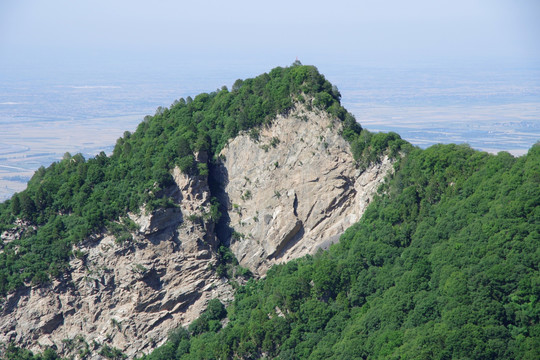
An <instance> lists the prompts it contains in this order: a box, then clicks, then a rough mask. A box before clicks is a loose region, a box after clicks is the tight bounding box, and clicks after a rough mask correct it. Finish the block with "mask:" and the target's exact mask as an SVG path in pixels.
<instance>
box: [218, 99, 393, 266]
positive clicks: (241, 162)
mask: <svg viewBox="0 0 540 360" xmlns="http://www.w3.org/2000/svg"><path fill="white" fill-rule="evenodd" d="M341 125H342V124H341V122H339V121H336V120H334V119H332V118H331V117H330V116H329V115H328V114H326V113H322V112H321V113H316V112H312V111H311V112H310V111H307V109H306V108H305V107H303V106H299V107H297V108H296V110H294V111H293V112H292V113H291V114H290V115H289V116H287V117H278V118H277V119H276V120H275V121H274V123H273V125H272V126H269V127H266V128H264V129H261V131H260V133H259V134H258V138H257V137H256V136H253V134H251V135H250V134H244V135H241V136H238V137H236V138H235V139H234V140H232V141H231V142H230V143H229V145H228V146H227V147H226V148H225V149H224V150H223V151H222V153H221V155H222V156H223V157H224V162H223V167H222V171H221V173H222V175H221V177H222V178H223V180H224V182H225V184H226V185H225V193H226V194H227V197H228V199H227V201H228V204H229V216H230V226H231V227H233V228H234V233H233V236H232V239H231V244H230V247H231V249H232V251H233V252H234V254H235V255H236V257H237V258H238V260H239V261H240V263H241V265H243V266H246V267H248V268H249V269H250V270H251V271H252V272H254V273H255V274H258V275H263V274H265V273H266V271H267V270H268V269H269V267H270V266H272V265H273V264H275V263H280V262H286V261H289V260H291V259H295V258H298V257H301V256H303V255H306V254H310V253H314V252H316V251H317V250H318V249H320V248H322V249H326V248H328V247H329V246H330V245H331V244H332V243H334V242H336V241H338V239H339V236H340V235H341V234H342V233H343V232H344V231H345V229H347V228H348V227H349V226H351V225H352V224H354V223H355V222H357V221H358V220H359V219H360V217H361V216H362V214H363V212H364V210H365V208H366V206H367V205H368V204H369V202H370V201H371V199H372V198H373V196H374V194H375V192H376V190H377V188H378V187H379V185H380V184H381V183H382V182H383V181H384V177H385V176H386V174H387V173H388V172H389V171H391V169H392V162H391V161H390V160H389V159H388V157H385V158H383V159H381V161H380V162H379V163H376V164H372V165H371V166H370V167H369V168H367V169H366V170H363V171H360V170H357V169H355V167H354V166H353V164H354V159H353V156H352V153H351V151H350V147H349V144H348V143H347V141H346V140H344V139H343V138H342V137H341V136H340V132H341Z"/></svg>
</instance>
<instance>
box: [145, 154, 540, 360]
mask: <svg viewBox="0 0 540 360" xmlns="http://www.w3.org/2000/svg"><path fill="white" fill-rule="evenodd" d="M380 194H381V195H380V196H379V197H378V198H377V199H376V200H375V201H374V202H373V203H372V204H371V205H370V206H369V207H368V209H367V211H366V213H365V214H364V216H363V218H362V220H361V221H360V222H359V223H357V224H356V225H354V226H353V227H351V228H350V229H348V230H347V231H346V232H345V234H344V235H343V236H342V237H341V240H340V242H339V243H338V244H336V245H334V246H333V247H331V249H330V250H329V251H327V252H320V253H318V254H316V255H315V256H307V257H304V258H302V259H299V260H296V261H292V262H290V263H287V264H285V265H279V266H275V267H273V268H272V269H271V270H270V271H269V272H268V275H267V277H266V279H264V280H260V281H255V280H251V281H250V282H249V283H248V284H247V285H246V286H244V287H242V288H240V289H239V290H238V292H237V294H236V298H235V300H234V302H233V303H232V304H231V305H230V306H229V307H228V309H227V316H228V319H229V322H228V324H227V325H226V326H225V327H224V328H221V327H220V326H214V327H208V326H207V327H206V331H202V332H201V331H200V330H199V327H196V329H194V325H192V326H191V327H190V328H189V329H188V330H182V329H179V330H178V332H182V334H183V337H182V338H181V339H179V338H178V337H171V339H170V340H169V342H168V343H167V344H166V345H164V346H163V347H161V348H159V349H157V350H156V351H155V352H154V353H152V354H151V355H149V356H147V357H146V358H147V359H218V358H219V359H232V358H242V359H256V358H263V357H268V358H280V359H359V358H373V359H379V358H385V359H454V358H458V359H465V358H466V359H538V358H539V357H540V307H539V304H538V301H539V298H538V294H540V272H539V269H538V265H539V264H540V247H539V246H538V245H539V244H540V234H539V230H540V229H539V226H538V224H540V206H539V205H540V204H539V202H540V145H538V144H537V145H535V146H534V147H533V148H532V149H531V150H530V151H529V153H528V154H527V155H526V156H523V157H520V158H517V159H516V158H514V157H512V156H511V155H510V154H508V153H504V152H503V153H500V154H498V155H496V156H494V155H489V154H487V153H483V152H478V151H474V150H472V149H470V148H469V147H467V146H464V145H437V146H433V147H430V148H428V149H426V150H420V149H415V150H414V151H412V152H411V153H410V154H409V155H408V156H406V157H404V158H403V159H402V160H401V161H400V162H399V166H398V167H397V169H396V173H395V175H394V176H393V178H392V179H391V180H390V181H388V182H387V183H386V185H385V186H384V187H383V188H381V189H380ZM200 321H201V320H197V321H196V322H195V323H198V322H200Z"/></svg>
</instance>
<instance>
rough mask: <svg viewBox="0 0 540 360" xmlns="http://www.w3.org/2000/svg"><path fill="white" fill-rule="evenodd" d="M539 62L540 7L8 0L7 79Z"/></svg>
mask: <svg viewBox="0 0 540 360" xmlns="http://www.w3.org/2000/svg"><path fill="white" fill-rule="evenodd" d="M296 56H298V57H299V58H300V60H301V61H302V62H303V63H309V64H315V65H317V64H319V63H321V62H324V63H328V64H336V65H339V64H340V63H351V62H353V63H366V64H385V65H390V66H399V65H401V64H414V63H441V62H447V63H451V62H508V61H510V62H517V63H522V64H526V65H531V64H532V65H539V64H540V1H539V0H448V1H447V0H408V1H403V0H354V1H353V0H351V1H348V0H326V1H319V0H311V1H294V0H273V1H253V0H245V1H244V0H241V1H234V0H230V1H223V0H219V1H214V0H207V1H189V2H187V1H178V0H176V1H172V0H156V1H146V0H144V1H142V0H129V1H128V0H91V1H86V0H78V1H73V0H42V1H37V0H36V1H32V0H1V1H0V64H1V65H2V66H3V69H4V70H5V69H11V70H10V71H13V69H15V70H16V71H20V70H21V69H35V68H38V69H48V68H51V69H53V68H57V69H77V68H80V67H88V68H96V69H97V68H101V69H113V70H114V69H125V68H129V67H130V66H133V67H135V68H136V67H138V66H161V67H165V68H166V67H167V66H172V65H174V64H176V65H179V66H180V65H186V66H194V65H196V64H203V63H214V64H216V63H219V64H223V66H227V65H228V64H234V63H240V64H241V63H246V64H247V63H255V62H256V63H260V64H261V66H262V68H261V69H262V70H268V69H269V67H271V66H277V65H281V66H284V65H289V64H290V63H291V62H292V61H294V59H295V57H296Z"/></svg>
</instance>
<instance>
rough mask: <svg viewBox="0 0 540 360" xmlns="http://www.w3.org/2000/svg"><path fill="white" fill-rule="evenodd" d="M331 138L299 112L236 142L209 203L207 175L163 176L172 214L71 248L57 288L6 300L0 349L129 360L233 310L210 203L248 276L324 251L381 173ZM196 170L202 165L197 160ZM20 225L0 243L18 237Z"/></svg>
mask: <svg viewBox="0 0 540 360" xmlns="http://www.w3.org/2000/svg"><path fill="white" fill-rule="evenodd" d="M341 130H342V123H341V122H339V121H337V120H334V119H333V118H332V117H331V116H329V115H328V114H327V113H325V112H318V111H308V110H307V109H306V107H304V106H302V105H298V106H297V107H296V108H295V109H294V110H293V111H292V112H291V113H290V114H289V115H288V116H278V117H277V118H276V119H275V120H274V121H273V122H272V124H271V125H268V126H266V127H264V128H262V129H260V130H253V131H251V132H250V133H246V134H241V135H239V136H238V137H236V138H235V139H233V140H231V141H230V142H229V144H228V145H227V146H226V148H225V149H223V151H222V152H221V154H220V157H219V158H220V159H221V161H220V162H219V164H218V165H214V166H213V168H212V171H211V173H212V175H213V176H215V179H214V182H215V184H216V186H217V187H218V188H219V187H220V185H221V191H217V192H218V193H219V194H217V193H216V194H211V193H210V188H209V185H208V179H207V178H206V176H186V175H184V174H182V173H181V172H180V171H179V170H178V169H174V171H173V178H174V181H175V184H174V186H171V187H170V188H167V189H165V190H163V191H165V193H166V195H167V196H169V197H170V198H171V199H173V200H174V201H175V203H176V204H178V207H175V208H169V209H158V210H156V211H153V212H151V213H149V214H146V213H145V211H144V209H143V211H141V213H140V214H129V217H130V218H131V220H133V221H134V222H135V223H136V224H137V225H138V231H136V232H135V233H133V234H132V236H133V240H132V241H126V242H124V243H118V241H117V240H116V239H115V237H114V236H113V235H111V234H110V233H106V232H105V233H102V234H96V235H95V236H93V237H91V238H89V239H87V240H86V241H85V242H84V243H82V244H79V245H78V246H77V247H76V249H75V251H74V253H75V254H77V258H74V259H72V261H71V262H70V266H71V271H70V272H69V273H66V274H65V276H64V278H63V279H61V280H55V281H54V283H53V284H51V285H50V286H46V287H31V286H27V287H25V288H23V289H21V290H19V291H17V292H16V293H12V294H9V295H8V296H7V298H6V299H5V300H4V301H3V303H0V343H2V342H3V343H9V342H14V343H15V344H17V345H19V346H23V347H25V348H29V349H31V350H37V351H40V350H43V349H44V347H48V346H53V347H55V348H56V349H57V350H58V351H59V353H60V354H62V355H68V356H75V357H78V356H80V353H81V352H82V353H84V352H88V353H89V354H90V355H91V358H99V355H97V354H98V351H99V348H100V347H101V346H103V345H108V346H112V347H116V348H118V349H120V350H122V351H123V352H125V353H126V354H127V355H128V356H129V357H130V358H131V357H134V356H136V355H138V354H142V353H147V352H149V351H150V350H152V349H154V348H155V347H157V346H159V345H160V344H162V343H163V342H164V341H165V340H166V337H167V333H168V331H170V330H171V329H172V328H175V327H177V326H178V325H187V324H188V323H190V322H191V321H192V320H194V319H195V318H196V317H197V316H199V314H200V313H201V312H202V311H203V310H204V309H205V307H206V304H207V302H208V301H209V300H210V299H211V298H220V299H221V300H223V301H225V302H227V301H229V300H230V299H232V296H233V289H232V287H231V285H230V284H229V283H228V282H227V280H226V279H223V278H220V277H219V276H217V275H216V272H215V271H213V270H211V269H212V268H213V266H211V265H215V263H216V261H217V260H218V259H217V255H216V250H217V247H218V246H219V241H218V240H217V236H216V232H217V230H215V229H214V224H213V222H212V220H211V219H210V216H209V215H208V214H209V213H210V206H211V201H210V199H211V196H212V195H215V196H218V197H219V198H220V200H221V202H222V204H225V205H226V206H227V207H228V211H227V213H226V214H224V215H225V219H227V220H228V224H227V225H228V226H229V227H232V228H233V229H234V232H233V233H232V236H231V237H230V239H226V238H227V236H226V235H223V234H221V233H220V237H221V240H224V241H225V243H227V241H228V242H229V245H230V248H231V249H232V251H233V253H234V254H235V255H236V257H237V258H238V259H239V261H240V263H241V265H243V266H246V267H248V268H250V269H251V271H252V272H253V273H254V274H255V275H257V276H263V275H264V274H265V273H266V271H267V270H268V268H269V267H270V266H271V265H272V264H275V263H279V262H285V261H288V260H290V259H294V258H298V257H300V256H303V255H305V254H309V253H313V252H315V251H317V250H318V249H320V248H322V249H326V248H328V246H330V244H332V243H334V242H336V241H337V240H338V239H339V236H340V235H341V234H342V233H343V231H344V230H345V229H346V228H347V227H349V226H350V225H352V224H353V223H355V222H356V221H358V220H359V219H360V217H361V215H362V213H363V212H364V210H365V208H366V206H367V205H368V203H369V202H370V200H371V199H372V198H373V196H374V194H375V192H376V189H377V188H378V187H379V185H380V184H381V183H382V181H383V180H384V177H385V176H386V174H387V173H388V172H389V171H391V170H392V161H391V160H390V159H388V158H387V157H384V158H382V159H380V161H379V162H378V163H375V164H372V165H371V166H370V167H368V168H367V169H365V170H359V169H357V168H356V167H355V166H354V160H353V156H352V154H351V151H350V145H349V143H348V142H347V141H345V140H344V139H343V138H342V137H341V135H340V132H341ZM197 161H198V162H204V163H205V162H207V156H206V154H204V153H200V154H197ZM19 225H20V226H19V227H18V228H16V229H15V230H13V231H11V232H6V233H5V234H3V235H2V237H3V239H2V240H3V241H10V240H12V239H14V238H16V237H17V236H20V233H21V231H24V224H19ZM221 230H223V229H220V231H221ZM4 237H5V239H4ZM0 251H1V249H0Z"/></svg>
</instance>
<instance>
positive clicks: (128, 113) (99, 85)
mask: <svg viewBox="0 0 540 360" xmlns="http://www.w3.org/2000/svg"><path fill="white" fill-rule="evenodd" d="M267 70H268V69H267ZM319 70H320V71H321V72H322V73H323V74H325V75H326V77H327V78H328V79H329V80H330V81H331V82H332V83H333V84H335V85H336V86H337V87H338V88H339V90H340V92H341V94H342V103H343V105H344V106H345V107H346V108H347V109H348V110H349V111H351V112H352V113H353V114H354V115H355V116H356V119H357V120H358V121H359V122H360V123H361V125H362V126H363V127H365V128H367V129H369V130H370V131H385V132H388V131H395V132H397V133H399V134H400V135H401V136H402V137H403V138H404V139H406V140H408V141H410V142H411V143H413V144H414V145H417V146H420V147H422V148H425V147H427V146H430V145H433V144H436V143H468V144H470V146H471V147H473V148H475V149H479V150H482V151H488V152H492V153H496V152H499V151H508V152H510V153H512V154H513V155H515V156H519V155H522V154H524V153H526V152H527V150H528V149H529V148H530V147H531V146H532V145H533V144H534V143H535V142H537V141H539V140H540V69H530V68H527V69H523V68H520V69H515V68H493V69H478V68H452V69H450V70H449V69H443V68H427V69H426V68H421V67H417V68H401V69H399V68H391V69H385V68H365V67H360V66H354V65H348V66H342V67H339V68H338V69H336V68H335V67H324V66H320V67H319ZM258 74H259V73H258V72H256V70H253V72H252V73H246V72H245V70H242V69H232V71H227V70H225V69H213V70H212V71H210V72H208V71H206V72H205V73H200V74H199V75H195V74H194V73H193V72H191V73H187V72H183V73H178V74H174V75H171V74H167V76H165V75H163V76H158V77H153V76H140V77H130V78H126V77H125V76H124V77H122V76H107V77H102V78H95V77H90V76H88V77H86V78H85V76H84V75H80V74H79V75H78V76H77V77H74V78H69V77H67V78H64V79H62V78H52V77H51V78H46V77H40V78H35V79H32V78H28V79H26V80H24V81H23V80H13V79H7V80H3V79H0V127H1V129H2V130H1V137H0V201H3V200H5V199H8V198H9V197H10V196H11V195H12V194H13V193H15V192H19V191H22V190H23V189H24V188H25V184H26V182H27V181H28V180H29V179H30V177H31V176H32V174H33V173H34V171H35V170H36V169H37V168H39V167H40V166H45V167H47V166H48V165H50V164H51V163H52V162H54V161H58V160H60V159H61V158H62V156H63V155H64V153H66V152H70V153H71V154H75V153H79V152H80V153H82V154H83V155H84V156H85V158H89V157H91V156H94V155H95V154H97V153H99V152H100V151H105V152H106V153H108V154H109V153H110V152H111V151H112V149H113V147H114V144H115V142H116V139H117V138H118V137H120V136H122V134H123V133H124V131H134V130H135V129H136V127H137V124H138V123H140V122H141V121H142V120H143V118H144V116H145V115H152V114H153V113H154V112H155V109H156V108H157V107H158V106H169V105H170V104H171V103H172V102H173V101H174V100H175V99H178V98H180V97H187V96H192V97H194V96H196V95H197V94H199V93H201V92H211V91H213V90H215V89H217V88H221V86H223V85H226V86H228V87H229V88H230V87H231V85H232V83H233V82H234V80H236V79H237V78H246V77H252V76H256V75H258Z"/></svg>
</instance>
